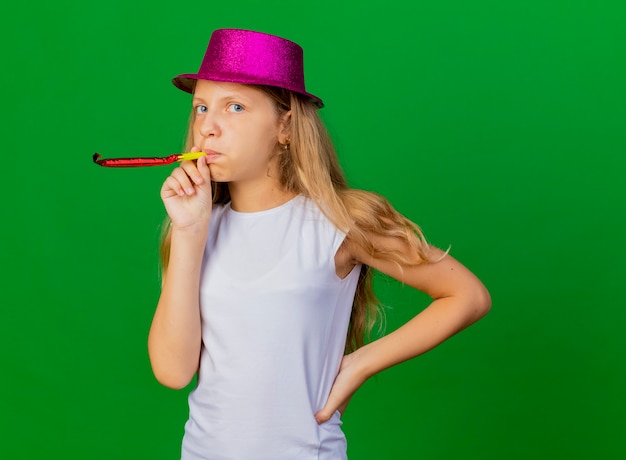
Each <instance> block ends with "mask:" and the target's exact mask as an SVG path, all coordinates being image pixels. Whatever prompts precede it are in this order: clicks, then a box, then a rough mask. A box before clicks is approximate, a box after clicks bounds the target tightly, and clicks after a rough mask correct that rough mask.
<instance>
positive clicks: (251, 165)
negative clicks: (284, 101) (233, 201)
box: [192, 80, 287, 184]
mask: <svg viewBox="0 0 626 460" xmlns="http://www.w3.org/2000/svg"><path fill="white" fill-rule="evenodd" d="M192 129H193V140H194V145H196V146H197V147H199V148H200V149H201V150H203V151H204V152H205V153H206V154H207V160H208V163H209V168H210V170H211V178H212V179H213V180H214V181H216V182H234V183H238V184H244V183H258V182H259V181H261V182H263V181H268V180H272V181H276V180H277V178H278V174H276V165H277V157H278V155H276V153H277V152H278V151H279V150H278V149H277V143H279V142H280V143H285V141H286V139H287V136H286V133H285V129H284V123H283V120H281V119H279V116H278V114H277V112H276V109H275V105H274V102H273V101H272V100H271V99H270V97H269V96H268V95H266V94H265V93H263V92H262V91H260V90H258V89H256V88H253V87H250V86H247V85H242V84H238V83H223V82H214V81H207V80H198V82H197V84H196V89H195V92H194V97H193V124H192Z"/></svg>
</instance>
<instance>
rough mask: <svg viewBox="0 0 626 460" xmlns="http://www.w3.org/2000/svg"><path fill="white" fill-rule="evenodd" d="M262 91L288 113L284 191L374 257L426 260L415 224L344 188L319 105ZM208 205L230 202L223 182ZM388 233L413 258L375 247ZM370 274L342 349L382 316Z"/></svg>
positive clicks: (362, 279) (166, 230)
mask: <svg viewBox="0 0 626 460" xmlns="http://www.w3.org/2000/svg"><path fill="white" fill-rule="evenodd" d="M254 87H255V88H257V89H259V90H261V91H263V92H264V93H265V94H267V95H268V96H269V97H270V98H271V99H272V100H273V101H274V103H275V109H276V113H277V115H278V116H279V117H280V116H283V115H284V114H286V113H287V112H288V111H291V117H290V118H289V122H288V132H289V139H290V144H289V148H288V149H287V150H282V149H280V146H279V145H278V144H277V145H276V150H277V151H280V152H281V153H280V157H279V171H280V182H281V184H282V186H283V187H284V188H285V190H287V191H290V192H293V193H297V194H301V195H303V196H306V197H309V198H310V199H312V200H313V201H314V202H315V203H316V204H317V205H318V206H319V207H320V209H321V210H322V212H324V214H325V215H326V217H327V218H328V219H329V220H330V221H331V222H332V223H333V224H334V225H335V226H336V227H337V228H338V229H341V230H342V231H345V232H346V233H347V234H348V235H349V238H350V241H351V243H353V244H356V245H358V246H359V247H361V248H363V249H364V250H365V251H366V252H367V253H368V254H370V255H371V256H372V257H375V258H382V259H386V260H389V261H392V262H395V263H397V264H402V265H415V264H419V263H423V262H426V263H428V262H431V258H430V255H429V245H428V243H427V242H426V239H425V238H424V235H423V233H422V231H421V230H420V228H419V227H418V226H417V225H416V224H415V223H413V222H411V221H410V220H408V219H407V218H405V217H404V216H402V215H401V214H400V213H398V212H397V211H396V210H395V209H394V208H393V207H392V206H391V205H390V204H389V202H388V201H387V200H386V199H385V198H384V197H382V196H380V195H378V194H376V193H373V192H367V191H364V190H357V189H351V188H349V187H348V184H347V182H346V179H345V176H344V174H343V171H342V169H341V167H340V165H339V161H338V158H337V153H336V151H335V148H334V146H333V143H332V141H331V138H330V135H329V134H328V131H327V130H326V127H325V126H324V124H323V122H322V120H321V119H320V117H319V113H318V108H317V106H316V105H315V104H314V103H313V101H311V100H310V99H308V98H305V97H304V96H301V95H299V94H297V93H294V92H291V91H289V90H285V89H282V88H276V87H272V86H254ZM192 123H193V113H192V115H191V118H190V122H189V128H188V133H187V141H186V145H185V151H188V149H189V148H191V147H192V145H193V136H192ZM212 188H213V203H214V204H225V203H228V202H229V201H230V194H229V192H228V184H227V183H224V182H213V183H212ZM170 223H171V222H170V221H169V219H168V218H166V220H165V223H164V225H163V233H162V238H161V246H160V255H161V264H162V267H163V268H165V267H167V263H168V260H169V250H170ZM372 235H374V236H381V237H392V238H396V239H398V240H401V241H403V242H405V243H408V244H409V245H410V246H412V247H414V248H415V249H416V250H417V251H416V253H417V255H418V257H417V258H415V257H414V258H411V257H410V255H409V254H406V253H404V252H402V251H398V250H393V249H389V248H381V247H377V246H376V245H374V244H373V243H372V241H371V236H372ZM372 277H373V272H372V269H371V268H370V267H369V266H367V265H362V266H361V272H360V275H359V280H358V283H357V288H356V295H355V298H354V303H353V305H352V313H351V315H350V323H349V326H348V336H347V340H346V353H349V352H351V351H354V350H356V349H357V348H359V347H361V346H363V345H364V344H365V343H366V342H367V341H368V340H369V339H370V337H371V332H372V330H373V327H374V326H375V325H376V324H377V323H378V322H379V320H380V319H381V318H382V309H381V307H380V305H379V303H378V300H377V298H376V295H375V293H374V289H373V283H372Z"/></svg>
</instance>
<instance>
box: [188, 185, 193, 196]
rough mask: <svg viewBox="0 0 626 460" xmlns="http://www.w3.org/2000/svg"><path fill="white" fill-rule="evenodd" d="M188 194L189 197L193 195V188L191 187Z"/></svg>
mask: <svg viewBox="0 0 626 460" xmlns="http://www.w3.org/2000/svg"><path fill="white" fill-rule="evenodd" d="M187 193H188V194H189V195H193V187H189V188H188V189H187Z"/></svg>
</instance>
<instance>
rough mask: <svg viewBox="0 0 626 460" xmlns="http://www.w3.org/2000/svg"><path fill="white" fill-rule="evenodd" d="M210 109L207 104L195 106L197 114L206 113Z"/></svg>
mask: <svg viewBox="0 0 626 460" xmlns="http://www.w3.org/2000/svg"><path fill="white" fill-rule="evenodd" d="M207 110H208V108H207V106H206V105H197V106H196V108H195V112H196V115H200V114H203V113H206V112H207Z"/></svg>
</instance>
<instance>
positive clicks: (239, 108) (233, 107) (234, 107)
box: [228, 104, 243, 113]
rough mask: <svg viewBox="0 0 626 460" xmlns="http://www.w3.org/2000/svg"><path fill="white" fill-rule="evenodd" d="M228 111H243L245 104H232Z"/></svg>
mask: <svg viewBox="0 0 626 460" xmlns="http://www.w3.org/2000/svg"><path fill="white" fill-rule="evenodd" d="M228 111H229V112H236V113H239V112H243V106H242V105H241V104H230V105H229V106H228Z"/></svg>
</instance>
